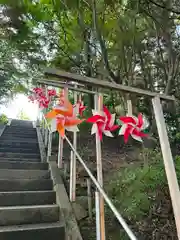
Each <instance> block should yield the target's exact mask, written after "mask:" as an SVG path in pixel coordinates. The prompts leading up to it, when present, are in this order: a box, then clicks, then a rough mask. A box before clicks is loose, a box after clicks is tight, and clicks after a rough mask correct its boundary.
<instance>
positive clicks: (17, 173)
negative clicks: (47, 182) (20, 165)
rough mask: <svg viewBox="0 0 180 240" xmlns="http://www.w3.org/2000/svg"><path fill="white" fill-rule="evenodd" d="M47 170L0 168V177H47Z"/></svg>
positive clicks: (48, 173)
mask: <svg viewBox="0 0 180 240" xmlns="http://www.w3.org/2000/svg"><path fill="white" fill-rule="evenodd" d="M48 178H50V172H49V171H48V170H19V169H18V170H17V169H15V170H14V169H13V170H12V169H0V179H48Z"/></svg>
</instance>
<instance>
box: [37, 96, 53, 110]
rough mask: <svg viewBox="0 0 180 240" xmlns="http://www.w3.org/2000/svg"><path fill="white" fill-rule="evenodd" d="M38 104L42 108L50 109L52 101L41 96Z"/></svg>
mask: <svg viewBox="0 0 180 240" xmlns="http://www.w3.org/2000/svg"><path fill="white" fill-rule="evenodd" d="M38 102H39V107H40V108H48V106H49V102H50V100H49V99H48V98H47V97H45V96H41V97H40V98H39V100H38Z"/></svg>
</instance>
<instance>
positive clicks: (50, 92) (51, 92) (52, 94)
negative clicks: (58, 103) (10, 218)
mask: <svg viewBox="0 0 180 240" xmlns="http://www.w3.org/2000/svg"><path fill="white" fill-rule="evenodd" d="M48 96H49V97H54V96H56V90H55V89H51V90H48Z"/></svg>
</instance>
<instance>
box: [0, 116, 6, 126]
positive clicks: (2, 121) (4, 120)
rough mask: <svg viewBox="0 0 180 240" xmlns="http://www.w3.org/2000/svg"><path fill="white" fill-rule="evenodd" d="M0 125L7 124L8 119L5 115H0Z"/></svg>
mask: <svg viewBox="0 0 180 240" xmlns="http://www.w3.org/2000/svg"><path fill="white" fill-rule="evenodd" d="M0 123H1V124H7V123H8V117H7V116H6V115H5V114H1V115H0Z"/></svg>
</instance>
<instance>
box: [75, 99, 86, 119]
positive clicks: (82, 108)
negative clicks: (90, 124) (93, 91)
mask: <svg viewBox="0 0 180 240" xmlns="http://www.w3.org/2000/svg"><path fill="white" fill-rule="evenodd" d="M73 108H77V113H78V114H79V115H80V116H81V117H83V112H84V111H85V110H86V108H87V106H84V103H83V101H80V100H79V101H78V102H77V103H76V104H74V105H73Z"/></svg>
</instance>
